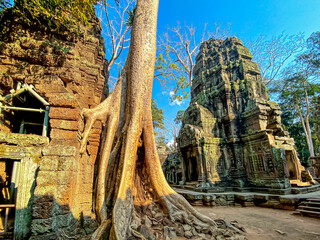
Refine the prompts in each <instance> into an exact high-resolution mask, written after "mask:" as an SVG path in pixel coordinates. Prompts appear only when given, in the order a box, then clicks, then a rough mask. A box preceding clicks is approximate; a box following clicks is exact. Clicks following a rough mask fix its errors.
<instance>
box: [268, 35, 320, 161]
mask: <svg viewBox="0 0 320 240" xmlns="http://www.w3.org/2000/svg"><path fill="white" fill-rule="evenodd" d="M314 36H315V34H313V35H312V37H313V38H312V40H310V38H309V39H308V41H309V46H308V49H307V50H306V51H305V52H304V53H302V54H300V55H299V56H297V57H296V59H295V60H294V62H293V63H292V64H291V65H290V66H288V67H287V68H286V69H285V71H284V73H283V76H284V79H281V80H277V81H275V82H274V83H275V86H274V88H272V89H271V91H275V92H277V93H278V94H279V100H280V105H281V107H282V111H283V112H284V113H285V115H290V114H292V117H291V118H292V119H293V121H291V123H293V124H295V123H296V122H298V121H297V117H298V119H299V120H300V123H301V126H302V128H303V132H304V135H305V138H306V142H307V145H308V149H309V153H310V156H314V155H315V154H314V143H313V136H312V127H313V124H312V113H313V112H314V111H313V109H312V108H313V103H314V102H315V101H316V98H317V96H318V94H319V93H320V85H319V76H320V74H319V67H317V64H316V61H315V60H316V58H315V56H316V55H317V52H315V48H317V45H316V43H317V41H315V39H314ZM311 43H315V44H311ZM294 120H295V121H294Z"/></svg>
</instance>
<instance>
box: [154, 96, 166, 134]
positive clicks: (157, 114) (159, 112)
mask: <svg viewBox="0 0 320 240" xmlns="http://www.w3.org/2000/svg"><path fill="white" fill-rule="evenodd" d="M151 111H152V124H153V128H154V129H165V125H164V122H163V120H164V116H163V113H164V112H163V109H161V108H158V105H157V103H156V100H154V99H152V104H151Z"/></svg>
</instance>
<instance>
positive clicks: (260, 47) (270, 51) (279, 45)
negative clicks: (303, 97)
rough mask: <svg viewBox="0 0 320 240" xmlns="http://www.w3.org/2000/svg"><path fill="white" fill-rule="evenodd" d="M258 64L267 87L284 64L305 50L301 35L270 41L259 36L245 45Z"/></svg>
mask: <svg viewBox="0 0 320 240" xmlns="http://www.w3.org/2000/svg"><path fill="white" fill-rule="evenodd" d="M245 45H246V46H247V47H248V48H249V50H250V51H251V54H252V56H253V60H254V61H255V62H256V63H257V64H258V67H259V69H260V71H261V78H262V81H263V83H264V84H266V86H267V87H269V86H270V84H271V83H272V82H273V81H274V80H276V79H277V78H279V76H280V75H281V72H282V70H283V69H284V68H285V66H286V64H287V63H288V62H289V61H290V60H291V59H290V58H291V57H293V56H294V55H295V54H298V53H300V52H301V51H302V50H303V49H304V48H305V41H304V38H303V35H301V34H299V35H284V34H281V35H279V36H276V37H272V38H271V39H270V40H269V39H267V38H266V37H265V36H262V35H261V36H259V37H258V38H257V39H255V40H253V41H248V42H246V44H245Z"/></svg>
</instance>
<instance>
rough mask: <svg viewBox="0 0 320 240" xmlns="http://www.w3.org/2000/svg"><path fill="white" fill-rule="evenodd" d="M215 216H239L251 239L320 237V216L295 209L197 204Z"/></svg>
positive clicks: (313, 239) (199, 209)
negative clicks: (296, 212) (301, 212)
mask: <svg viewBox="0 0 320 240" xmlns="http://www.w3.org/2000/svg"><path fill="white" fill-rule="evenodd" d="M195 208H196V209H197V210H198V211H199V212H201V213H203V214H205V215H207V216H210V217H212V218H223V219H226V220H229V221H233V220H236V221H237V222H238V223H239V224H240V225H241V226H243V227H245V229H246V231H247V233H246V236H247V238H248V239H249V240H281V239H287V240H288V239H290V240H300V239H301V240H320V219H315V218H308V217H302V216H296V215H292V213H293V212H292V211H285V210H276V209H269V208H259V207H214V208H210V207H195Z"/></svg>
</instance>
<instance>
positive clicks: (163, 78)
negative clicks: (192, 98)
mask: <svg viewBox="0 0 320 240" xmlns="http://www.w3.org/2000/svg"><path fill="white" fill-rule="evenodd" d="M187 70H188V69H185V67H184V66H181V65H179V64H178V62H177V61H174V59H173V58H172V56H171V51H170V46H167V47H166V48H165V49H161V52H160V53H159V55H158V57H157V59H156V66H155V71H156V74H155V77H156V78H157V79H158V80H159V83H160V85H161V87H163V88H166V87H167V86H169V85H170V86H174V87H173V90H172V93H173V94H171V95H170V99H171V101H174V100H179V101H182V100H183V99H188V98H189V93H190V90H189V87H190V84H189V82H188V80H187V78H186V74H185V73H186V71H187Z"/></svg>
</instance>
